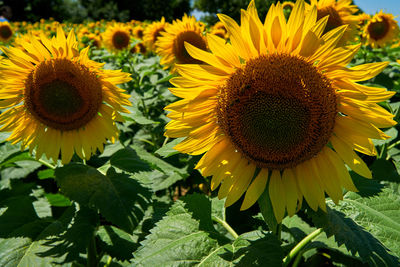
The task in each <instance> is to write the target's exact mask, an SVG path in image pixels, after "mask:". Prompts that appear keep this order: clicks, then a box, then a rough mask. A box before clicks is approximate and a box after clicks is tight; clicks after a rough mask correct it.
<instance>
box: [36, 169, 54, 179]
mask: <svg viewBox="0 0 400 267" xmlns="http://www.w3.org/2000/svg"><path fill="white" fill-rule="evenodd" d="M38 177H39V179H40V180H43V179H49V178H54V170H53V169H47V170H41V171H38Z"/></svg>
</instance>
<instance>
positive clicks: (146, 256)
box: [132, 194, 283, 266]
mask: <svg viewBox="0 0 400 267" xmlns="http://www.w3.org/2000/svg"><path fill="white" fill-rule="evenodd" d="M196 204H197V205H196ZM211 214H212V213H211V202H210V200H209V199H207V198H206V197H205V196H204V195H200V194H194V195H187V196H185V197H184V198H182V200H178V201H176V202H175V203H174V205H173V206H172V207H171V208H170V210H169V211H168V212H167V213H166V216H164V217H163V219H162V220H160V221H158V223H157V224H156V226H155V227H154V228H153V229H152V230H151V231H150V232H151V234H149V235H148V236H147V237H146V239H145V240H144V241H142V242H141V247H140V248H139V249H138V250H137V251H136V252H135V253H134V262H133V265H132V266H266V265H267V266H281V265H282V259H283V252H282V249H281V247H280V243H279V241H278V240H277V238H276V237H275V236H274V235H272V234H271V233H265V232H261V231H255V232H250V233H245V234H243V235H241V236H239V237H238V238H237V239H236V240H234V241H231V242H230V241H229V240H228V239H226V238H223V237H222V236H220V235H218V233H216V232H215V230H214V228H213V226H212V225H211V224H212V222H211ZM214 214H221V213H220V212H216V213H214Z"/></svg>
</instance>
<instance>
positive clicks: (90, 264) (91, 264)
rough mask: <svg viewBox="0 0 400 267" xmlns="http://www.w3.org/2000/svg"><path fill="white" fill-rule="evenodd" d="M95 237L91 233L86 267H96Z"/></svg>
mask: <svg viewBox="0 0 400 267" xmlns="http://www.w3.org/2000/svg"><path fill="white" fill-rule="evenodd" d="M97 263H98V262H97V250H96V237H95V235H94V233H93V236H92V238H91V239H90V242H89V245H88V248H87V267H97V266H98V264H97Z"/></svg>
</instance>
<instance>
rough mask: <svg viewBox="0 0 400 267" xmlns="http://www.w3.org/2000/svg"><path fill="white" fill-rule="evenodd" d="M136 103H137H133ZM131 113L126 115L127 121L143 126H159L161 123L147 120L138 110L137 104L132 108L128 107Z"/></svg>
mask: <svg viewBox="0 0 400 267" xmlns="http://www.w3.org/2000/svg"><path fill="white" fill-rule="evenodd" d="M132 103H136V102H132ZM126 108H127V109H128V110H129V112H130V113H128V114H125V115H124V118H125V119H126V120H131V121H135V122H136V123H138V124H141V125H147V124H158V123H159V122H157V121H153V120H151V119H149V118H147V117H146V116H145V115H144V114H143V113H142V112H141V111H140V110H139V108H138V106H137V104H133V105H132V106H128V107H126Z"/></svg>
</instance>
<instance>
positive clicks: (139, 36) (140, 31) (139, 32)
mask: <svg viewBox="0 0 400 267" xmlns="http://www.w3.org/2000/svg"><path fill="white" fill-rule="evenodd" d="M132 32H133V35H134V36H135V38H136V39H139V40H142V39H143V33H144V29H143V27H142V25H138V26H136V27H135V28H133V31H132Z"/></svg>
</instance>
